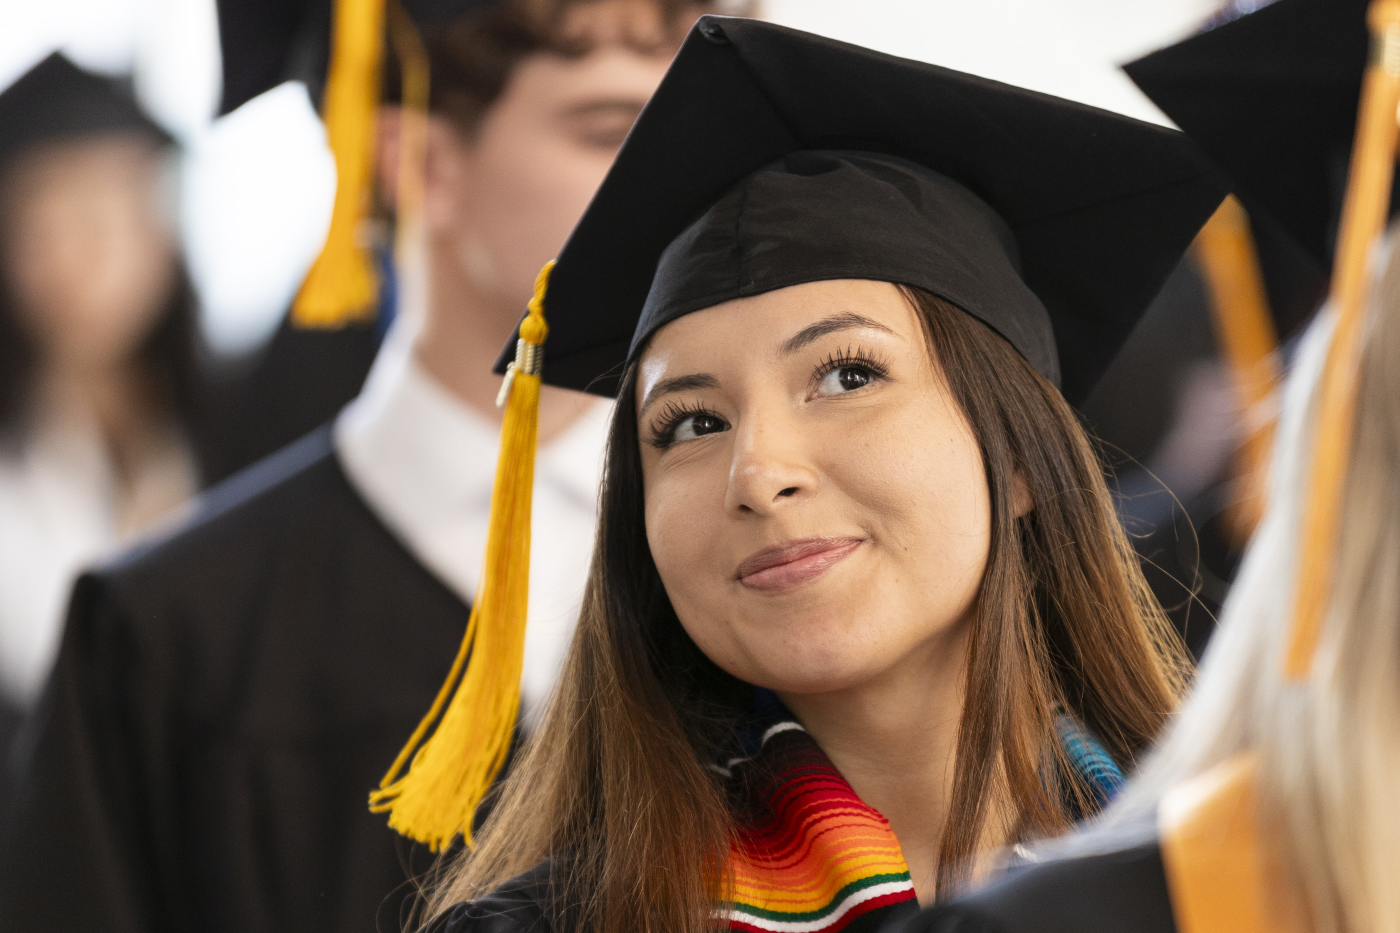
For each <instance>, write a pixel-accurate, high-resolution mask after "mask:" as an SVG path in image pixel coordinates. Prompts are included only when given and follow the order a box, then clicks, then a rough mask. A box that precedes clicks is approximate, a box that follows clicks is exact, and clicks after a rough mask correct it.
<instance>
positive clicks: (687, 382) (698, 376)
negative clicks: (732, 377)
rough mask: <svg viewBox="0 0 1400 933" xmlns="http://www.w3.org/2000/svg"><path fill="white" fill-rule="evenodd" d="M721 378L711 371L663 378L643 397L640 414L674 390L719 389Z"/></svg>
mask: <svg viewBox="0 0 1400 933" xmlns="http://www.w3.org/2000/svg"><path fill="white" fill-rule="evenodd" d="M717 388H719V380H718V379H716V378H715V377H714V376H711V375H710V374H709V373H691V374H690V375H688V376H672V377H671V378H670V379H662V380H661V381H660V382H658V383H657V384H656V385H654V386H652V387H651V388H650V389H649V390H647V394H646V397H645V398H643V399H642V410H641V411H640V412H639V413H638V414H639V415H644V414H646V411H647V409H648V408H650V407H651V405H652V403H653V402H655V401H656V400H657V399H659V398H661V396H663V395H670V394H671V393H672V392H685V391H687V390H689V389H717Z"/></svg>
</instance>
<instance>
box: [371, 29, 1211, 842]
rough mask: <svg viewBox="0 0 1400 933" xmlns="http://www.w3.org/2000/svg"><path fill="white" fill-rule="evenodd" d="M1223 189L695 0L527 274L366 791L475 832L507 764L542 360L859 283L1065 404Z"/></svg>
mask: <svg viewBox="0 0 1400 933" xmlns="http://www.w3.org/2000/svg"><path fill="white" fill-rule="evenodd" d="M1223 195H1224V186H1223V184H1222V183H1221V182H1220V181H1218V180H1217V179H1216V178H1215V177H1214V176H1213V174H1212V170H1211V169H1210V168H1208V167H1207V166H1206V163H1205V162H1204V160H1203V159H1201V158H1199V157H1198V155H1197V153H1196V150H1195V148H1194V146H1193V145H1192V144H1191V143H1190V142H1189V141H1188V140H1187V139H1186V138H1185V137H1184V136H1182V135H1181V134H1180V133H1178V132H1176V131H1174V130H1168V129H1163V128H1161V127H1156V126H1152V125H1149V124H1145V123H1141V122H1138V121H1136V120H1132V119H1128V118H1126V117H1121V116H1117V115H1115V114H1111V113H1106V112H1104V111H1100V110H1095V109H1093V108H1090V107H1085V106H1082V105H1079V104H1075V103H1070V102H1068V101H1064V100H1059V99H1057V98H1053V97H1048V96H1045V95H1043V94H1036V93H1032V92H1030V91H1025V90H1021V89H1018V88H1014V87H1009V86H1007V85H1003V84H998V83H996V82H993V81H987V80H984V79H981V78H976V77H972V76H970V75H965V74H960V73H957V72H953V71H949V70H947V69H944V68H938V67H935V66H932V65H927V64H922V63H919V62H912V61H907V60H903V59H898V58H893V57H891V56H888V55H882V54H879V53H876V52H872V51H869V50H867V49H863V48H859V47H856V46H852V45H847V44H844V43H841V42H835V41H832V40H829V39H824V38H820V37H817V36H813V35H808V34H805V33H801V32H797V31H795V30H791V29H786V28H783V27H780V26H776V25H772V24H767V23H762V22H758V21H755V20H744V19H731V18H724V17H711V16H706V17H702V18H701V19H700V20H699V21H698V22H697V24H696V25H695V27H694V28H693V30H692V31H691V33H690V35H689V36H688V38H687V39H686V41H685V43H684V44H683V45H682V47H681V50H680V52H679V53H678V55H677V57H676V59H675V60H674V62H673V63H672V65H671V67H670V70H669V71H668V73H667V75H666V77H665V79H664V80H663V81H662V83H661V85H660V87H659V88H658V90H657V92H656V94H655V95H654V97H653V98H652V100H651V101H650V102H649V103H648V104H647V106H646V108H645V109H644V110H643V112H642V114H641V116H640V117H639V119H638V121H637V123H636V125H635V126H634V127H633V129H632V131H631V133H630V134H629V136H628V137H627V140H626V142H625V143H624V144H623V146H622V149H621V151H620V152H619V153H618V156H617V159H616V161H615V163H614V165H613V167H612V169H611V171H610V172H609V174H608V176H607V178H606V179H605V180H604V182H603V184H602V186H601V188H600V189H599V191H598V193H597V195H596V196H595V197H594V199H593V202H592V204H591V205H590V206H589V208H588V210H587V211H586V212H585V214H584V216H583V218H582V219H581V220H580V221H579V224H578V226H577V227H576V228H575V230H574V232H573V234H572V235H571V236H570V238H569V240H568V242H567V244H566V245H565V247H564V249H563V251H562V252H561V254H560V256H559V258H558V261H557V264H556V265H555V266H554V268H553V271H552V273H550V272H549V271H548V270H546V273H544V274H542V275H541V279H540V282H539V283H538V284H537V288H536V296H535V300H534V301H532V302H531V307H530V312H529V314H528V315H527V317H526V318H525V320H524V322H523V323H522V324H521V327H520V330H519V333H518V339H517V340H516V341H515V344H514V348H513V357H514V361H513V362H509V363H507V366H506V367H505V368H506V369H507V376H506V380H507V384H506V386H504V387H503V392H504V394H505V395H506V396H507V410H506V416H505V425H504V428H503V435H502V446H501V454H500V458H501V459H500V462H499V466H498V471H497V477H496V489H495V492H494V498H493V502H492V516H491V535H492V536H491V539H490V542H489V544H488V547H487V559H486V571H485V574H484V578H483V585H482V592H481V594H480V595H479V597H478V599H477V601H476V603H475V604H474V608H473V620H474V621H473V623H472V625H471V626H470V629H469V632H468V640H467V641H466V642H464V644H463V648H462V652H461V654H459V656H458V662H459V664H458V666H456V667H454V669H453V674H452V676H451V677H450V678H449V681H448V684H447V685H445V686H444V693H443V694H442V695H441V696H440V697H439V703H438V704H437V705H435V706H434V709H433V710H432V712H431V713H430V714H429V716H428V718H427V719H425V721H424V723H423V725H422V726H421V727H420V729H419V732H418V733H416V734H415V736H414V737H413V739H412V741H411V742H410V744H409V747H408V748H406V749H405V752H404V755H403V756H402V757H401V758H400V765H403V764H406V763H407V760H408V758H409V757H410V756H412V757H413V759H414V760H413V764H412V767H411V768H410V769H409V770H408V772H407V774H406V775H404V774H402V768H397V767H396V769H395V770H394V771H391V773H390V775H389V777H388V778H387V779H386V782H385V785H384V786H383V787H382V788H381V790H380V791H379V792H377V794H376V796H375V798H374V801H375V805H376V807H378V808H380V809H383V810H388V811H390V812H391V814H392V815H391V819H390V822H391V825H394V826H395V827H396V828H398V829H400V830H401V831H403V832H405V833H406V834H408V835H410V836H413V837H414V838H417V839H420V840H424V841H427V842H429V843H430V844H432V845H434V846H435V847H440V846H441V845H444V844H446V843H447V842H448V841H450V840H451V839H452V837H453V836H454V835H455V834H456V833H459V832H460V833H463V834H464V835H466V836H467V838H468V839H470V826H471V818H472V813H473V812H474V810H475V806H476V804H477V802H478V801H479V800H480V799H481V795H482V794H483V793H484V792H485V790H486V789H487V787H488V786H489V784H490V781H491V779H492V778H493V777H494V775H495V773H496V770H497V769H498V768H499V766H500V763H501V762H502V760H503V758H504V755H505V751H506V748H507V747H508V742H509V737H510V734H511V730H512V728H513V726H514V717H515V711H516V708H517V704H518V690H519V676H520V667H519V655H520V644H521V642H522V641H523V628H524V620H525V614H524V594H525V590H526V584H527V576H526V575H527V574H528V557H529V539H528V533H529V510H530V501H529V490H530V486H531V477H532V464H533V457H534V430H535V428H534V419H535V407H534V406H535V405H536V400H537V398H538V392H539V385H540V381H541V378H543V379H544V381H547V382H549V383H550V384H552V385H556V386H562V387H566V388H574V389H585V390H589V391H593V392H596V393H599V394H603V395H610V394H613V393H615V392H616V389H617V387H618V377H619V374H620V373H621V371H622V369H623V367H624V366H625V365H626V363H627V362H628V361H629V360H632V359H635V358H636V356H637V354H638V353H639V352H640V351H641V349H642V348H643V347H644V345H645V343H646V340H647V338H648V337H649V336H650V335H651V334H652V333H654V332H655V331H656V330H657V329H658V328H660V327H662V326H664V325H665V324H666V323H668V322H669V321H672V320H674V319H676V318H677V317H680V316H682V315H685V314H689V313H691V312H695V311H700V310H702V309H704V308H707V307H711V306H713V305H716V304H719V303H720V302H723V301H726V300H728V299H731V298H736V297H740V296H745V295H755V294H759V293H762V292H766V291H770V290H774V289H778V288H783V287H786V286H790V285H795V284H799V283H803V282H812V281H818V280H827V279H845V278H861V279H877V280H881V281H886V282H893V283H898V284H906V285H911V286H916V287H919V288H923V289H927V290H928V291H930V292H932V293H934V294H937V295H939V296H941V297H944V298H946V299H947V300H949V301H950V302H952V303H953V304H955V305H957V306H958V307H959V308H961V309H962V310H964V311H966V312H967V313H969V314H971V315H972V316H974V317H975V318H977V319H978V320H980V321H982V322H983V323H984V324H986V325H987V326H989V327H991V328H992V329H993V330H994V331H996V332H997V333H999V334H1000V335H1001V336H1002V337H1004V338H1005V339H1006V340H1007V341H1008V342H1010V343H1011V344H1012V346H1014V347H1015V348H1016V349H1017V350H1018V351H1019V352H1020V353H1021V354H1022V355H1023V356H1024V357H1025V358H1026V359H1027V360H1028V361H1029V362H1030V364H1031V365H1032V366H1034V367H1035V368H1036V370H1037V371H1039V372H1040V373H1041V374H1042V375H1044V376H1045V377H1046V378H1047V379H1049V380H1051V381H1053V382H1056V383H1057V384H1059V385H1060V386H1061V387H1062V389H1063V391H1064V393H1065V396H1066V398H1068V399H1069V400H1070V401H1071V402H1075V401H1078V400H1080V399H1082V398H1083V397H1084V396H1085V394H1087V392H1088V390H1089V388H1090V387H1091V386H1092V385H1093V383H1094V381H1095V380H1096V379H1097V378H1098V376H1099V375H1100V373H1102V371H1103V370H1104V368H1105V367H1106V366H1107V365H1108V363H1109V361H1110V359H1111V358H1112V357H1113V356H1114V354H1115V353H1116V352H1117V350H1118V348H1119V346H1120V345H1121V344H1122V342H1123V340H1124V339H1125V338H1126V336H1127V335H1128V333H1129V331H1130V330H1131V329H1132V327H1133V325H1134V324H1135V323H1136V321H1137V320H1138V318H1139V316H1140V315H1141V314H1142V312H1143V311H1144V309H1145V308H1146V307H1147V305H1148V303H1149V302H1150V301H1151V300H1152V298H1153V297H1154V296H1155V294H1156V293H1157V290H1158V288H1159V287H1160V286H1161V284H1162V282H1163V281H1164V280H1165V279H1166V277H1167V276H1168V274H1169V273H1170V272H1171V271H1172V269H1173V268H1174V267H1175V266H1176V264H1177V261H1178V260H1179V258H1180V256H1181V254H1182V252H1183V251H1184V250H1185V249H1186V247H1187V245H1188V244H1189V243H1190V242H1191V239H1192V237H1193V236H1194V235H1195V233H1196V231H1197V230H1198V229H1199V228H1200V226H1201V224H1202V223H1203V222H1204V221H1205V220H1206V218H1207V217H1209V216H1210V214H1211V212H1212V211H1213V210H1214V209H1215V207H1216V205H1217V204H1218V203H1219V202H1220V200H1221V198H1222V197H1223ZM546 288H547V298H546ZM546 304H547V306H548V311H549V324H548V333H549V347H548V357H547V359H546V360H544V361H543V363H542V362H541V353H542V348H541V344H543V342H544V337H545V331H546V328H545V321H544V313H543V312H544V306H545V305H546ZM502 362H506V360H504V359H503V361H502ZM473 638H474V639H476V641H475V642H474V643H471V639H473ZM468 657H470V662H469V663H468V662H467V661H466V659H467V658H468ZM463 665H465V667H463ZM458 678H460V686H459V687H458V688H457V690H456V694H455V696H452V697H451V699H450V701H449V699H448V696H449V692H450V691H451V689H452V688H453V687H454V685H455V681H457V679H458ZM439 718H440V721H439ZM434 725H436V730H437V731H436V732H435V733H434V734H433V735H432V737H431V738H428V739H427V740H426V741H424V738H425V736H426V735H427V732H428V731H429V730H430V729H431V728H433V727H434Z"/></svg>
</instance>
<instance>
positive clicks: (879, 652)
mask: <svg viewBox="0 0 1400 933" xmlns="http://www.w3.org/2000/svg"><path fill="white" fill-rule="evenodd" d="M638 399H639V400H638V407H637V418H638V426H639V428H640V433H641V439H642V468H643V476H644V486H645V496H646V528H647V539H648V541H649V543H650V546H651V553H652V556H653V558H654V559H655V562H656V566H657V569H658V570H659V571H660V574H661V579H662V582H663V583H664V584H665V586H666V592H667V593H668V594H669V596H670V598H671V602H672V604H673V605H674V607H675V610H676V613H677V615H678V616H679V618H680V621H681V624H682V625H683V626H684V627H685V629H686V631H687V632H688V633H689V634H690V636H691V638H692V639H694V641H695V643H696V644H697V645H698V646H699V647H700V649H701V650H702V651H704V652H705V654H706V655H707V656H709V657H710V659H711V660H713V661H714V662H715V663H716V664H718V665H719V666H720V667H722V668H724V669H725V670H726V671H728V672H729V673H731V674H733V675H734V676H736V677H738V678H740V679H741V680H744V681H747V682H749V683H752V684H755V685H757V686H761V687H768V688H770V689H773V690H776V691H779V692H783V693H795V694H807V693H824V692H828V691H834V690H844V689H849V688H854V687H859V686H860V685H862V684H864V683H867V682H870V681H872V680H873V679H876V678H879V677H880V676H881V675H882V674H884V673H886V672H888V671H890V670H891V669H893V668H894V667H896V666H898V665H906V666H907V665H909V664H917V665H922V664H924V663H925V662H928V663H936V661H937V658H938V655H939V654H940V653H946V652H950V651H957V650H961V648H960V646H961V645H962V644H963V643H964V637H963V636H964V635H965V633H966V628H967V622H968V620H969V619H970V618H971V615H972V612H973V607H974V603H975V600H976V597H977V593H978V589H979V586H980V583H981V580H982V575H983V570H984V568H985V566H986V562H987V554H988V548H989V542H990V527H991V526H990V522H991V519H990V515H991V510H990V501H989V496H988V490H987V482H986V477H985V475H984V473H983V465H982V458H981V454H980V451H979V449H978V445H977V441H976V439H975V437H974V436H973V433H972V429H971V427H970V425H969V424H968V422H967V418H966V417H965V416H964V414H963V413H962V410H961V409H960V408H959V406H958V404H957V403H956V401H955V400H954V398H953V396H952V394H951V392H950V390H949V387H948V385H947V384H946V382H945V380H944V377H943V375H942V373H941V372H940V370H939V369H938V368H937V366H936V364H935V363H934V362H933V361H932V360H931V359H930V355H929V351H928V344H927V341H926V339H925V337H924V333H923V330H922V329H921V327H920V324H919V321H918V318H917V317H916V314H915V311H914V309H913V308H912V307H911V306H910V305H909V303H908V302H907V301H906V300H905V299H904V297H903V295H902V294H901V293H900V292H899V290H898V289H897V288H896V287H895V286H893V285H889V284H886V283H883V282H869V281H853V280H852V281H834V282H815V283H811V284H805V285H797V286H793V287H790V288H785V289H781V290H779V291H775V292H770V293H767V294H764V295H760V296H757V297H753V298H741V299H736V300H734V301H729V302H726V303H724V304H721V305H717V306H716V307H713V308H709V309H707V310H705V311H700V312H697V313H695V314H690V315H687V316H685V317H682V318H680V319H678V320H676V321H673V322H672V323H670V324H668V325H666V326H665V327H663V328H662V329H661V330H660V331H658V332H657V333H656V335H655V336H654V337H653V338H652V340H651V342H650V345H649V346H648V347H647V350H646V352H645V353H644V354H643V355H642V358H641V364H640V373H639V382H638Z"/></svg>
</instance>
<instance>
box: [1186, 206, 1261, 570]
mask: <svg viewBox="0 0 1400 933" xmlns="http://www.w3.org/2000/svg"><path fill="white" fill-rule="evenodd" d="M1196 255H1197V257H1198V258H1199V259H1200V261H1201V267H1202V269H1203V270H1204V271H1205V278H1206V285H1207V287H1208V288H1209V289H1210V296H1211V310H1212V312H1213V317H1214V319H1215V333H1216V340H1217V342H1218V343H1219V345H1220V348H1221V352H1222V355H1223V356H1224V357H1225V359H1226V360H1227V361H1228V362H1229V365H1230V370H1231V372H1232V373H1233V374H1234V376H1235V382H1236V384H1237V385H1238V387H1239V391H1240V397H1241V398H1240V400H1241V406H1240V408H1241V418H1240V421H1241V424H1242V426H1243V428H1244V430H1243V434H1244V444H1243V446H1242V448H1241V449H1240V451H1239V453H1238V455H1237V456H1238V461H1239V462H1238V464H1237V466H1236V468H1235V475H1236V479H1237V480H1239V481H1240V486H1241V487H1242V489H1241V493H1242V494H1241V495H1240V497H1239V498H1238V500H1237V501H1236V503H1235V504H1234V506H1232V507H1231V509H1230V510H1229V512H1228V513H1227V527H1228V529H1229V534H1230V538H1231V543H1232V544H1234V545H1235V546H1236V547H1240V546H1242V545H1244V543H1245V542H1246V541H1248V540H1249V536H1250V535H1252V534H1253V533H1254V529H1255V527H1256V526H1257V525H1258V524H1259V521H1260V519H1261V518H1262V517H1263V514H1264V492H1265V489H1264V485H1265V484H1264V480H1265V477H1266V475H1267V473H1268V467H1269V454H1270V451H1271V450H1272V448H1273V440H1274V421H1275V419H1274V417H1273V412H1272V411H1271V408H1272V406H1273V404H1274V394H1275V393H1276V392H1277V391H1278V386H1279V382H1280V381H1281V378H1282V377H1281V375H1280V373H1279V365H1278V353H1277V351H1278V333H1277V331H1276V330H1275V328H1274V319H1273V316H1272V315H1271V314H1270V313H1269V298H1268V294H1267V293H1266V291H1265V289H1264V275H1263V273H1262V272H1261V271H1260V270H1259V259H1258V255H1257V253H1256V251H1255V247H1254V234H1253V232H1252V231H1251V230H1250V226H1249V215H1248V214H1246V213H1245V209H1244V207H1243V206H1242V205H1241V204H1240V202H1239V201H1237V200H1235V197H1234V195H1231V196H1230V197H1228V198H1226V199H1225V200H1224V201H1223V202H1221V204H1220V207H1219V209H1217V210H1216V212H1215V214H1214V215H1213V216H1212V217H1211V218H1210V220H1208V221H1207V222H1206V225H1205V226H1204V227H1202V228H1201V232H1200V233H1199V234H1197V235H1196Z"/></svg>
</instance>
